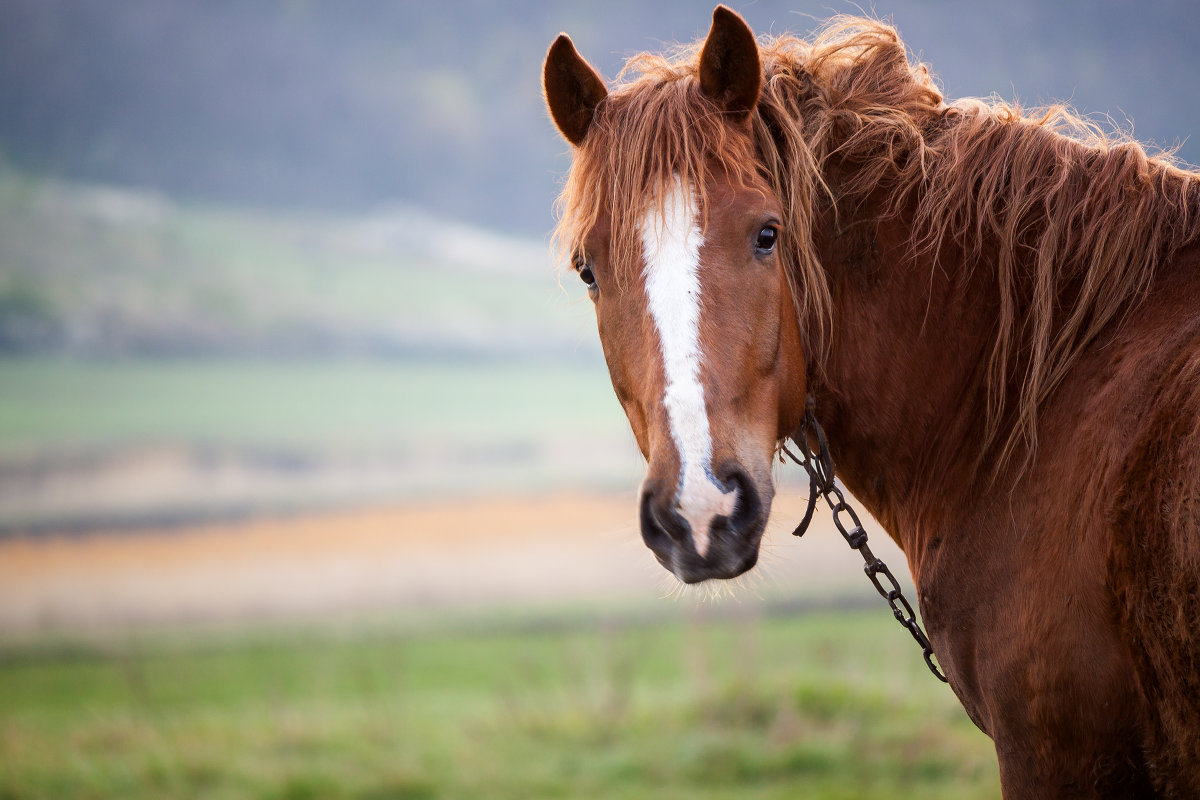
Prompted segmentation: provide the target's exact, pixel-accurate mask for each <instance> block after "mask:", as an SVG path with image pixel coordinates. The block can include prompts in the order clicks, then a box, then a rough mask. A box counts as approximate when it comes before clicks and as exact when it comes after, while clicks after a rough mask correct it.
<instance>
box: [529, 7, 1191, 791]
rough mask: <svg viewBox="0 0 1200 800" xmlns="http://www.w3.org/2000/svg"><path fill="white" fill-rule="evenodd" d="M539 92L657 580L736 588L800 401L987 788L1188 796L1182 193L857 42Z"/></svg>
mask: <svg viewBox="0 0 1200 800" xmlns="http://www.w3.org/2000/svg"><path fill="white" fill-rule="evenodd" d="M544 83H545V91H546V99H547V102H548V104H549V107H550V111H551V114H552V116H553V118H554V121H555V123H556V124H557V125H558V128H559V129H560V131H561V132H562V134H563V135H564V136H565V137H566V138H567V140H568V141H569V142H570V143H571V144H572V145H573V147H574V156H575V157H574V163H573V166H572V168H571V172H570V175H569V178H568V181H567V184H566V187H565V190H564V192H563V196H562V198H561V221H560V224H559V228H558V231H557V238H558V241H559V242H560V244H561V245H562V246H563V248H564V250H565V251H566V252H568V253H569V254H570V255H571V257H572V258H573V264H574V267H575V269H576V271H577V272H578V273H579V276H580V277H581V278H582V279H583V281H584V283H586V284H587V286H588V292H589V294H590V296H591V298H592V300H593V301H594V302H595V308H596V317H597V321H598V324H599V331H600V338H601V341H602V343H603V346H604V353H605V357H606V359H607V362H608V366H609V371H610V374H611V377H612V384H613V388H614V389H615V390H616V394H617V397H618V399H619V400H620V402H621V404H622V406H623V407H624V409H625V412H626V414H627V415H628V417H629V422H630V424H631V426H632V428H633V432H634V435H635V436H636V438H637V442H638V445H639V446H640V448H641V451H642V453H643V455H644V456H645V457H646V459H647V461H648V468H647V473H646V478H645V482H644V484H643V487H642V492H641V499H640V520H641V529H642V536H643V538H644V539H645V542H646V544H647V545H648V546H649V548H650V549H651V551H653V553H654V555H655V556H656V557H657V558H658V560H659V561H660V562H661V563H662V564H663V565H664V566H666V567H667V568H668V569H670V570H671V571H672V572H673V573H675V575H677V576H678V577H679V578H680V579H681V580H684V581H688V582H694V581H702V580H705V579H708V578H728V577H732V576H735V575H738V574H740V573H741V572H743V571H745V570H747V569H749V568H750V567H751V566H753V565H754V563H755V560H756V557H757V552H758V545H759V540H760V538H761V536H762V532H763V527H764V524H765V521H766V519H767V516H768V513H769V510H770V505H771V498H772V496H773V491H774V490H773V487H772V481H771V465H772V461H773V457H774V456H775V455H776V453H777V452H778V448H779V447H780V446H781V444H782V443H783V442H785V441H786V440H787V438H788V437H789V435H791V434H793V432H795V431H796V430H797V426H798V425H799V423H800V422H801V419H802V417H803V414H804V407H805V399H806V397H807V396H809V395H811V396H812V397H813V398H814V399H815V408H816V412H817V416H818V417H819V418H820V420H821V421H822V422H823V424H824V428H825V430H826V432H827V433H828V437H829V442H830V448H831V450H832V452H833V456H834V458H835V459H836V461H837V464H838V468H839V475H840V476H841V477H842V478H843V479H844V481H845V483H846V485H847V486H848V487H849V489H850V490H851V491H852V492H853V493H854V495H855V496H856V497H857V498H859V499H860V500H861V502H862V503H863V504H864V505H865V506H866V507H867V508H868V509H869V510H870V512H871V513H872V514H874V516H875V517H876V518H877V519H879V520H880V522H881V523H882V524H883V525H884V527H885V528H886V529H887V531H888V533H889V534H890V535H891V536H892V537H893V538H894V539H895V540H896V541H897V543H898V544H899V545H900V546H901V547H902V548H903V550H904V552H905V554H906V556H907V558H908V564H909V568H910V570H911V572H912V575H913V578H914V580H915V583H916V586H917V587H918V593H919V602H920V609H921V612H922V614H923V616H924V619H925V620H926V622H927V624H928V628H929V634H930V638H931V640H932V642H933V644H934V648H935V650H936V652H937V654H938V657H939V659H940V661H941V664H942V665H943V668H944V669H945V672H946V673H947V675H948V676H949V680H950V684H951V686H952V687H953V689H954V691H955V692H956V693H957V695H958V696H959V698H960V699H961V700H962V703H963V705H964V706H965V707H966V710H967V712H968V714H970V716H971V718H972V719H973V720H975V722H976V723H977V724H978V725H979V727H980V728H982V729H983V730H984V731H986V732H987V733H988V734H989V735H990V736H991V737H992V739H993V740H994V741H995V744H996V752H997V755H998V757H999V760H1000V772H1001V780H1002V784H1003V790H1004V794H1005V796H1006V797H1009V798H1017V797H1133V796H1147V797H1152V796H1159V797H1196V796H1200V174H1197V173H1195V172H1189V171H1186V170H1183V169H1180V168H1177V167H1175V166H1173V165H1172V164H1171V163H1170V162H1169V160H1168V159H1166V158H1165V157H1161V156H1158V157H1151V156H1148V155H1147V154H1146V152H1145V151H1144V150H1143V148H1141V147H1140V146H1139V145H1138V144H1136V143H1134V142H1132V141H1127V140H1124V139H1120V138H1118V137H1115V136H1112V135H1106V134H1103V133H1100V132H1098V131H1095V130H1094V129H1092V128H1090V127H1089V126H1088V125H1086V124H1085V123H1083V122H1082V121H1081V120H1080V119H1079V118H1078V117H1076V116H1074V115H1073V114H1071V113H1070V112H1069V111H1066V110H1063V109H1056V110H1051V111H1049V112H1047V113H1043V114H1039V115H1037V116H1033V117H1030V116H1026V115H1025V114H1024V113H1023V112H1022V111H1021V110H1020V109H1018V108H1016V107H1014V106H1011V105H1007V104H1004V103H1001V102H998V101H990V102H983V101H978V100H963V101H958V102H954V103H947V102H945V101H944V100H943V98H942V96H941V94H940V92H939V91H938V89H937V88H936V86H935V85H934V83H933V81H932V80H931V78H930V76H929V74H928V73H927V71H926V69H925V67H924V66H923V65H919V64H917V65H914V64H913V63H911V62H910V61H909V59H908V57H907V54H906V51H905V48H904V45H903V43H902V42H901V41H900V40H899V38H898V36H897V34H896V32H895V31H894V30H893V29H892V28H890V27H888V26H887V25H884V24H881V23H879V22H875V21H872V20H867V19H852V18H839V19H837V20H834V21H833V22H832V23H831V24H830V25H829V26H828V27H827V28H826V29H825V30H824V32H823V33H821V34H820V35H818V36H817V37H816V38H815V40H814V41H811V42H806V41H801V40H799V39H796V38H793V37H790V36H781V37H778V38H774V39H764V40H762V41H756V40H755V37H754V35H753V33H752V32H751V31H750V29H749V28H748V27H747V26H746V24H745V22H744V21H743V20H742V19H741V18H740V17H738V16H737V15H736V14H735V13H734V12H732V11H730V10H728V9H726V8H724V7H718V8H717V10H716V12H715V13H714V15H713V25H712V29H711V31H710V32H709V34H708V37H707V38H706V39H705V40H704V41H703V42H700V43H697V44H696V45H695V46H693V47H690V48H686V49H684V50H682V51H680V52H679V53H678V54H676V55H675V56H673V57H671V58H664V57H659V56H653V55H642V56H638V57H636V58H635V59H633V60H632V61H631V62H630V64H629V65H628V66H627V67H626V70H625V71H624V72H623V73H622V81H621V82H620V84H619V85H618V86H617V87H616V88H614V89H613V90H612V91H611V92H610V91H609V89H608V87H607V86H606V85H605V83H604V81H603V80H602V79H601V78H600V77H599V76H598V75H597V74H596V72H595V71H594V70H593V69H592V68H591V67H590V66H588V64H587V63H586V62H585V61H583V59H581V58H580V56H579V55H578V54H577V52H576V51H575V48H574V46H573V45H572V44H571V40H570V39H569V38H568V37H567V36H565V35H563V36H560V37H559V38H558V40H557V41H555V42H554V44H553V45H552V46H551V48H550V51H549V54H548V56H547V58H546V64H545V73H544Z"/></svg>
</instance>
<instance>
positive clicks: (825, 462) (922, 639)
mask: <svg viewBox="0 0 1200 800" xmlns="http://www.w3.org/2000/svg"><path fill="white" fill-rule="evenodd" d="M815 407H816V402H815V401H814V400H813V398H812V397H811V396H810V397H809V398H808V403H807V406H806V408H805V410H804V422H803V423H801V425H800V429H799V430H798V431H796V433H795V434H793V435H792V437H791V438H792V440H793V441H795V443H796V444H797V446H798V447H799V448H800V453H801V455H800V456H799V457H798V456H796V455H795V454H794V453H793V452H792V451H791V450H789V449H788V447H787V444H786V442H785V443H784V445H783V447H782V448H781V450H782V452H783V453H786V454H787V456H788V458H790V459H792V461H795V462H796V463H797V464H799V465H800V466H801V467H803V468H804V471H805V472H807V473H808V486H809V490H808V510H807V511H806V512H805V514H804V519H802V520H801V521H800V525H799V526H797V528H796V530H795V531H793V535H795V536H803V535H804V532H805V531H806V530H808V525H809V523H810V522H811V521H812V515H813V509H814V507H815V506H816V502H817V495H818V494H819V495H820V496H821V497H823V498H825V502H826V503H827V504H828V505H829V509H830V511H832V512H833V524H834V525H836V526H837V529H838V533H840V534H842V538H844V539H845V540H846V543H847V544H848V545H850V547H851V549H853V550H857V551H858V552H859V554H860V555H861V556H862V557H863V561H864V562H865V566H864V567H863V572H865V573H866V574H867V577H868V578H869V579H870V580H871V583H872V585H874V587H875V590H876V591H877V592H879V595H880V597H882V598H883V599H884V600H887V602H888V605H889V606H890V607H891V609H892V614H894V615H895V617H896V621H897V622H899V623H900V624H901V625H902V626H903V627H904V628H905V629H907V630H908V632H909V633H911V634H912V637H913V639H915V640H916V642H917V644H918V645H920V647H921V655H922V656H923V657H924V658H925V664H926V665H927V666H928V667H929V671H930V672H932V673H933V676H934V677H935V678H937V679H938V680H940V681H941V682H942V683H949V681H947V680H946V676H945V675H944V674H942V670H941V668H940V667H938V665H937V664H936V663H935V662H934V660H933V659H934V654H933V645H932V644H930V643H929V637H928V636H926V635H925V631H924V630H922V629H921V623H919V622H917V615H916V612H914V611H913V607H912V605H910V604H909V602H908V599H907V598H905V596H904V593H903V592H901V591H900V584H899V583H898V582H897V581H896V577H895V576H894V575H892V571H891V570H890V569H888V567H887V564H884V563H883V560H882V559H880V558H879V557H878V556H876V555H875V554H874V553H872V552H871V548H870V547H869V546H868V545H867V532H866V531H865V530H863V526H862V522H860V521H859V519H858V514H856V513H855V511H854V509H853V508H851V507H850V504H849V503H847V502H846V497H845V495H843V494H842V490H841V489H840V488H839V487H838V485H837V482H836V481H835V480H834V470H833V457H832V456H831V455H830V454H829V445H828V443H827V442H826V440H825V431H824V430H822V429H821V425H820V423H818V422H817V417H816V414H815V412H814V409H815ZM810 430H811V431H812V433H813V435H814V436H815V437H816V439H817V452H816V453H814V452H813V451H812V449H811V448H810V447H809V444H808V433H809V431H810ZM781 457H782V456H781ZM843 515H845V516H846V517H847V520H846V521H843V518H842V517H843ZM846 522H849V525H847V524H846ZM881 578H882V580H881Z"/></svg>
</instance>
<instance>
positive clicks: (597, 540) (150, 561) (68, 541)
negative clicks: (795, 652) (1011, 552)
mask: <svg viewBox="0 0 1200 800" xmlns="http://www.w3.org/2000/svg"><path fill="white" fill-rule="evenodd" d="M788 494H789V496H787V497H784V498H782V499H780V500H777V502H776V506H775V511H774V513H773V516H772V525H771V527H770V528H769V529H768V535H767V538H766V540H765V542H764V549H763V557H762V558H761V560H760V566H759V567H757V568H756V569H755V570H754V571H753V572H751V573H750V575H748V576H746V577H744V578H743V579H739V581H738V582H736V583H735V586H734V591H732V592H731V593H732V594H733V595H734V602H744V603H755V602H759V601H760V600H762V599H768V600H779V599H795V598H805V597H810V598H815V597H828V596H830V594H835V595H842V596H845V595H847V594H850V595H852V596H855V597H858V596H869V592H870V588H869V586H867V584H866V581H865V580H864V579H863V578H862V573H861V563H860V561H859V559H858V556H857V554H855V553H853V552H851V551H850V550H849V549H848V548H847V547H846V546H845V544H844V542H842V540H841V538H840V537H839V536H838V535H837V534H836V533H835V532H834V531H833V530H832V527H831V526H830V525H828V524H827V523H826V522H825V520H824V517H823V516H822V515H818V520H817V522H816V523H814V525H813V529H812V530H811V531H810V532H809V534H808V535H807V536H806V537H805V538H804V540H802V541H801V540H797V539H794V538H793V537H791V536H789V535H788V534H789V532H790V528H791V525H792V524H794V522H795V521H796V520H798V519H799V518H800V516H801V514H802V513H803V502H802V500H801V499H800V498H799V497H796V496H795V494H796V493H795V492H789V493H788ZM635 512H636V509H635V498H634V496H633V494H632V493H630V494H629V495H628V496H625V495H621V496H614V495H588V494H580V493H562V494H554V495H550V496H543V497H526V496H520V495H515V496H506V497H492V498H481V499H469V500H462V501H458V502H451V501H440V502H436V503H433V502H431V503H428V504H420V505H404V506H394V507H387V506H381V507H373V508H366V509H360V510H343V511H330V512H325V513H314V514H307V515H304V516H293V517H278V518H263V519H255V520H250V521H243V522H233V523H221V524H205V525H199V526H195V527H190V528H180V529H173V530H170V531H163V532H158V531H119V530H114V531H106V532H98V533H93V534H89V535H85V536H80V535H74V536H54V535H47V536H39V537H36V538H34V537H16V538H10V539H6V540H2V541H0V632H4V633H9V634H13V633H34V632H39V631H81V630H85V631H93V630H106V629H111V628H114V627H115V628H124V627H128V626H131V625H145V624H151V625H159V624H177V623H180V622H223V621H243V620H245V621H257V620H270V619H286V618H304V617H312V616H320V615H328V614H331V613H370V612H383V613H386V614H391V615H401V616H403V615H409V616H410V617H411V618H413V619H419V618H420V617H421V616H422V615H428V614H430V613H433V612H446V611H454V610H459V611H471V610H473V609H474V610H478V609H498V608H504V607H509V608H512V607H563V606H572V605H573V606H579V607H589V606H590V607H595V606H600V605H604V604H612V603H613V602H622V603H631V602H632V603H637V604H639V605H641V604H646V603H673V602H674V603H678V602H689V599H690V598H692V597H699V598H703V599H708V598H709V597H710V596H711V595H713V594H714V590H713V589H703V588H702V589H688V590H687V591H684V592H679V591H678V590H677V588H676V587H677V584H676V582H675V580H674V579H673V578H672V577H670V576H669V575H668V574H667V573H666V572H665V571H664V570H663V569H662V568H661V567H659V566H658V565H657V563H655V561H654V559H653V558H652V557H651V555H650V553H649V552H648V551H647V550H646V549H645V547H644V546H643V545H642V543H641V540H640V537H639V535H638V532H637V527H636V521H635ZM870 530H871V532H872V547H873V548H874V549H875V550H876V552H877V553H879V554H880V555H881V556H883V557H884V558H885V559H887V560H888V561H889V563H890V564H893V565H894V567H895V568H896V571H897V572H901V571H902V570H903V566H904V561H903V556H902V555H900V554H899V552H898V551H897V550H896V549H895V546H894V545H893V544H892V543H891V541H890V540H889V539H888V538H887V537H886V536H885V535H884V534H883V533H882V531H880V530H879V528H878V526H872V527H871V528H870ZM726 586H727V585H724V584H722V585H721V590H720V591H717V592H715V593H717V594H730V592H725V591H723V589H724V588H726ZM672 595H678V596H680V597H682V600H680V599H678V598H675V599H672V598H671V596H672Z"/></svg>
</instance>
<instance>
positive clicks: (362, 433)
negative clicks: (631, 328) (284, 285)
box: [0, 358, 629, 452]
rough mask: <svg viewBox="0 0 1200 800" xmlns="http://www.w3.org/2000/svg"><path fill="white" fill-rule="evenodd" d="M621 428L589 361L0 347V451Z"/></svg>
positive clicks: (464, 437)
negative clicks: (9, 350) (26, 353)
mask: <svg viewBox="0 0 1200 800" xmlns="http://www.w3.org/2000/svg"><path fill="white" fill-rule="evenodd" d="M562 434H571V435H578V436H579V437H581V438H588V437H593V438H595V437H609V436H612V437H618V436H620V437H626V438H628V437H629V434H628V431H627V427H626V423H625V421H624V417H623V415H622V414H621V410H620V406H619V405H618V404H617V401H616V399H615V398H614V397H613V396H612V388H611V387H610V386H609V384H608V377H607V375H606V374H605V373H604V372H603V369H602V368H600V369H597V367H596V365H595V364H594V363H592V362H590V361H589V362H587V363H585V364H582V365H580V366H572V365H570V364H565V363H562V362H510V363H471V362H445V363H435V362H399V361H370V360H325V361H268V360H244V359H243V360H231V359H216V360H213V359H207V360H150V359H138V360H119V361H81V360H73V359H64V358H24V359H12V358H9V359H0V452H4V451H6V450H7V451H13V450H25V451H27V450H31V449H34V448H38V447H45V446H63V445H75V446H80V445H82V446H100V445H114V444H126V443H131V442H143V441H156V440H168V441H178V442H186V443H194V444H218V445H227V446H241V445H268V446H275V447H294V448H306V449H329V448H333V449H336V448H376V447H377V448H381V449H387V448H389V447H391V448H395V447H403V446H407V445H412V444H414V443H424V442H440V443H450V442H455V441H461V442H482V443H485V444H486V443H496V444H501V445H502V444H504V443H506V442H507V443H514V442H527V441H530V440H535V441H537V440H543V439H546V438H550V437H554V436H558V435H562Z"/></svg>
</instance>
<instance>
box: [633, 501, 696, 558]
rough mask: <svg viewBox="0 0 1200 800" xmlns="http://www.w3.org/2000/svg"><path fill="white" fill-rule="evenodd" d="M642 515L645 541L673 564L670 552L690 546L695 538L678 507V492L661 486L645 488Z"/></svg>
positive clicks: (655, 553) (657, 554) (660, 556)
mask: <svg viewBox="0 0 1200 800" xmlns="http://www.w3.org/2000/svg"><path fill="white" fill-rule="evenodd" d="M640 518H641V526H642V541H643V542H645V543H646V546H647V547H649V548H650V550H651V551H652V552H653V553H654V555H656V556H658V560H659V561H661V562H662V564H663V566H665V567H668V568H670V559H669V556H670V554H671V553H672V552H674V550H675V548H677V547H688V546H690V542H691V539H692V532H691V529H690V528H689V527H688V524H687V520H685V519H684V518H683V517H682V516H680V514H679V512H678V511H676V510H675V497H674V494H673V493H671V492H664V491H662V489H661V488H655V487H646V488H645V489H644V490H643V491H642V508H641V512H640ZM664 559H665V560H664Z"/></svg>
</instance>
